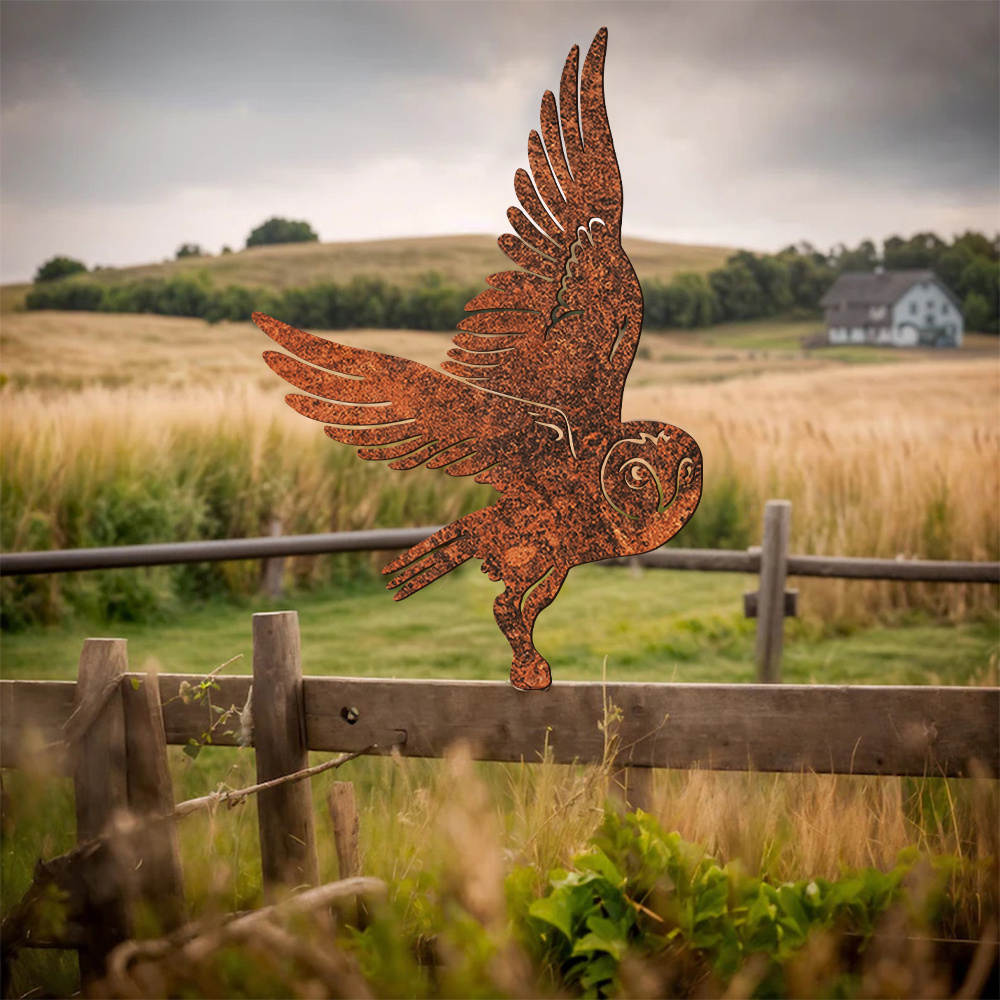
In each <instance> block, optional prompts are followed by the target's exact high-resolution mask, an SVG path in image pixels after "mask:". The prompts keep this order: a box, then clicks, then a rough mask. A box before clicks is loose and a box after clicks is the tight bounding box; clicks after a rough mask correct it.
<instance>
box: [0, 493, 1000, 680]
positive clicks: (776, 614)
mask: <svg viewBox="0 0 1000 1000" xmlns="http://www.w3.org/2000/svg"><path fill="white" fill-rule="evenodd" d="M791 516H792V505H791V503H790V502H789V501H788V500H769V501H768V502H767V504H766V505H765V508H764V527H763V541H762V544H761V545H760V546H757V547H753V548H751V549H749V550H747V551H746V552H743V551H740V550H734V549H674V548H663V549H657V550H656V551H654V552H647V553H645V554H644V555H640V556H637V557H633V558H632V559H627V560H626V559H608V560H606V561H604V562H603V563H599V564H598V565H604V566H617V565H632V566H633V567H635V566H646V567H649V568H653V569H675V570H698V571H701V572H710V573H748V574H756V575H759V576H760V586H759V588H758V590H757V591H755V592H752V593H748V594H746V595H744V613H745V614H746V616H747V617H748V618H756V619H757V640H756V667H757V680H758V681H759V682H760V683H762V684H774V683H778V682H780V680H781V652H782V645H783V637H784V619H785V618H786V617H791V616H794V615H795V614H796V613H797V597H798V592H797V591H794V590H792V591H786V589H785V581H786V579H787V578H788V577H789V576H814V577H826V578H837V577H839V578H843V579H852V580H898V581H904V582H925V583H986V584H1000V562H958V561H947V562H946V561H938V560H929V559H859V558H854V557H847V556H796V555H789V554H788V537H789V528H790V524H791ZM439 528H440V525H435V526H433V527H427V528H394V529H390V530H376V531H342V532H331V533H326V534H317V535H282V534H281V522H280V521H278V520H274V521H272V523H271V535H270V536H268V537H264V538H234V539H228V540H224V541H208V542H174V543H169V544H163V545H119V546H113V547H110V548H93V549H62V550H54V551H50V552H13V553H6V554H3V555H0V576H25V575H31V574H38V573H73V572H79V571H83V570H99V569H114V568H124V567H137V566H167V565H174V564H181V563H192V562H213V561H222V562H224V561H228V560H236V559H262V560H263V561H264V563H263V573H262V585H263V590H264V592H265V593H266V594H268V596H270V597H272V598H273V597H277V596H279V595H280V593H281V581H282V576H283V572H284V569H283V560H284V557H286V556H291V555H323V554H330V553H337V552H373V551H385V550H393V549H405V548H409V547H411V546H413V545H416V544H417V543H418V542H421V541H423V540H424V539H425V538H428V537H429V536H430V535H432V534H433V533H434V532H435V531H438V530H439Z"/></svg>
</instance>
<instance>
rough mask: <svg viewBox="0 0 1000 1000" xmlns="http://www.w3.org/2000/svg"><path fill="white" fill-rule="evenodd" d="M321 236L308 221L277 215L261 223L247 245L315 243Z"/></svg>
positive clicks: (248, 239)
mask: <svg viewBox="0 0 1000 1000" xmlns="http://www.w3.org/2000/svg"><path fill="white" fill-rule="evenodd" d="M318 239H319V237H318V236H317V235H316V233H314V232H313V229H312V226H310V225H309V223H308V222H293V221H292V220H291V219H279V218H278V217H277V216H275V217H274V218H273V219H268V220H267V222H263V223H261V224H260V225H259V226H258V227H257V228H256V229H255V230H254V231H253V232H252V233H250V235H249V236H248V237H247V247H248V248H249V247H261V246H267V245H269V244H272V243H315V242H316V241H317V240H318Z"/></svg>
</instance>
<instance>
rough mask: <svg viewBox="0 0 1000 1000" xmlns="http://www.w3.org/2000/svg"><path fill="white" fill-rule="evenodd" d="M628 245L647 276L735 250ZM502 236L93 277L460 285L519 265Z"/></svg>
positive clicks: (8, 307) (266, 251) (299, 248)
mask: <svg viewBox="0 0 1000 1000" xmlns="http://www.w3.org/2000/svg"><path fill="white" fill-rule="evenodd" d="M624 244H625V249H626V251H627V252H628V255H629V257H630V258H631V260H632V264H633V266H634V267H635V269H636V272H637V273H638V275H639V279H640V280H641V281H649V280H661V281H665V280H668V279H669V278H671V277H672V276H673V275H674V274H676V273H677V272H678V271H699V272H705V271H710V270H712V269H713V268H716V267H720V266H721V265H722V264H724V263H725V261H726V258H727V257H728V256H729V255H730V254H732V253H733V252H734V251H733V250H732V249H730V248H727V247H705V246H688V245H686V244H682V243H658V242H655V241H653V240H642V239H634V238H628V237H627V238H626V239H625V240H624ZM512 266H513V265H511V263H510V261H508V260H507V258H506V257H505V256H504V255H503V254H502V253H501V252H500V249H499V248H498V247H497V245H496V240H495V239H494V238H493V237H492V236H486V235H463V236H424V237H411V238H406V239H394V240H370V241H365V242H357V243H284V244H280V245H275V246H266V247H253V248H251V249H249V250H240V251H238V252H234V253H231V254H220V255H218V256H206V257H186V258H183V259H181V260H169V261H164V262H162V263H159V264H144V265H141V266H138V267H123V268H101V269H100V270H96V271H91V272H89V273H88V274H87V275H86V278H87V279H88V280H91V281H98V282H101V283H102V284H108V285H114V284H119V283H121V282H125V281H134V280H136V279H140V278H171V277H176V276H177V275H180V274H185V273H187V274H191V273H195V274H205V275H207V276H208V278H209V280H210V281H211V283H212V284H213V285H216V286H219V287H224V286H226V285H243V286H246V287H259V288H272V289H275V290H278V291H281V290H284V289H286V288H294V287H300V286H304V285H311V284H314V283H316V282H321V281H336V282H338V283H344V282H347V281H350V280H351V278H354V277H356V276H358V275H364V276H367V277H378V278H382V279H383V280H385V281H388V282H389V283H390V284H398V285H408V284H411V283H413V282H414V281H416V279H417V278H419V277H420V276H421V275H423V274H427V273H428V272H429V271H435V272H437V273H438V274H440V275H441V276H442V278H444V279H445V281H446V282H448V283H450V284H456V285H471V284H481V283H483V282H484V279H485V278H486V276H487V275H488V274H492V273H493V272H494V271H503V270H507V269H508V268H510V267H512ZM30 287H31V286H30V285H28V284H20V285H5V286H3V288H2V289H0V311H2V312H16V311H18V310H19V309H20V308H21V306H22V305H23V302H24V295H25V293H26V291H27V290H28V289H29V288H30Z"/></svg>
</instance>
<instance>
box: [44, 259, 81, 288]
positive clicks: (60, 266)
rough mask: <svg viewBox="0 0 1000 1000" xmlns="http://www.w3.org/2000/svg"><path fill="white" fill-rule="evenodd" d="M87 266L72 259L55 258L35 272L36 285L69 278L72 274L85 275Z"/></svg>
mask: <svg viewBox="0 0 1000 1000" xmlns="http://www.w3.org/2000/svg"><path fill="white" fill-rule="evenodd" d="M86 270H87V265H86V264H84V263H82V262H81V261H78V260H73V258H72V257H53V258H52V259H51V260H47V261H46V262H45V263H44V264H42V265H41V266H40V267H39V268H38V270H37V271H36V272H35V284H36V285H37V284H38V282H39V281H55V280H56V278H68V277H69V276H70V275H71V274H83V273H84V272H85V271H86Z"/></svg>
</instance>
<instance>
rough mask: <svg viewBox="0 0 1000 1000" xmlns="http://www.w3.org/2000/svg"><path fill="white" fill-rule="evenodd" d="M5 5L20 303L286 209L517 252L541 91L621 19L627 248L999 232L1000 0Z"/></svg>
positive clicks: (618, 71) (337, 227)
mask: <svg viewBox="0 0 1000 1000" xmlns="http://www.w3.org/2000/svg"><path fill="white" fill-rule="evenodd" d="M0 10H2V17H3V33H2V36H0V46H2V52H0V56H2V60H0V74H2V88H0V101H2V108H0V125H2V129H3V144H2V147H0V157H2V195H3V228H4V236H5V239H4V245H3V259H2V275H3V280H11V278H12V277H25V276H27V275H28V274H30V272H31V271H33V270H34V267H35V266H36V265H37V263H38V262H39V260H41V259H44V257H45V256H51V255H53V254H55V253H67V252H70V251H71V247H72V246H85V247H87V248H88V253H87V254H86V255H85V259H87V260H88V261H91V262H93V261H95V260H100V261H101V262H113V261H118V262H126V261H141V260H145V259H151V258H158V257H162V256H163V255H165V254H166V253H169V252H171V251H172V249H173V247H174V246H175V245H176V244H177V243H179V242H184V241H186V240H194V241H197V242H203V243H205V244H207V245H209V246H217V245H220V244H221V243H223V242H227V243H238V242H241V241H242V238H243V236H245V234H246V232H248V231H249V230H250V228H252V226H254V225H256V224H257V223H259V222H260V221H261V220H262V219H263V218H266V217H268V216H269V215H273V214H282V213H283V212H285V213H288V214H296V215H297V216H299V217H304V218H308V219H309V220H310V221H311V222H313V224H314V226H315V227H316V228H317V229H318V230H319V232H320V233H321V236H322V237H323V238H324V239H337V238H348V235H349V237H350V238H357V237H362V236H365V235H370V236H372V237H375V236H379V235H404V234H410V233H419V232H447V231H449V230H448V228H445V227H448V226H459V224H460V223H461V228H463V229H466V230H473V231H496V232H499V231H502V230H503V229H504V228H505V225H504V218H503V210H504V209H505V207H506V205H507V204H508V203H509V202H510V200H511V199H512V178H513V172H514V169H515V168H516V167H517V166H520V165H522V163H523V162H524V161H525V159H526V157H525V143H526V138H527V132H528V129H529V128H531V127H534V126H536V124H537V118H538V106H539V100H540V97H541V93H542V91H543V90H544V89H546V88H552V89H555V88H556V86H557V83H558V78H559V73H560V70H561V66H562V61H563V59H564V57H565V53H566V51H567V49H568V47H569V45H570V43H571V42H573V41H576V42H579V43H580V44H581V45H582V46H584V47H586V45H588V44H589V41H590V39H591V38H592V37H593V34H594V32H595V31H596V29H597V27H599V26H600V25H601V24H607V25H608V27H609V29H610V45H609V55H608V65H607V89H608V104H609V111H610V115H611V121H612V127H613V130H614V134H615V141H616V146H617V148H618V152H619V158H620V161H621V164H622V170H623V176H624V180H625V193H626V214H625V226H626V230H627V231H632V232H635V233H642V234H644V235H648V236H653V237H659V238H665V239H669V238H672V239H690V238H692V235H691V234H700V235H699V236H698V238H699V240H700V241H702V242H706V241H712V240H717V241H719V242H724V243H727V244H733V243H734V242H735V243H740V244H742V245H747V246H751V247H758V248H773V247H776V246H778V245H781V243H782V242H790V241H792V240H793V239H799V238H810V239H813V240H814V241H816V242H818V243H820V244H821V245H824V244H829V243H831V242H834V241H837V240H844V241H848V242H850V241H852V240H857V239H859V238H861V236H864V235H872V236H876V237H879V236H882V235H886V234H888V232H891V231H913V230H914V229H918V228H929V227H930V226H931V222H930V221H928V220H938V222H936V223H934V224H935V225H939V226H941V227H951V228H965V227H968V226H973V227H977V228H987V229H989V228H992V227H994V226H996V224H997V212H996V206H997V203H998V193H1000V181H998V173H1000V156H998V149H1000V97H998V94H1000V57H998V53H997V50H996V46H995V39H996V37H997V30H998V8H997V7H996V5H995V4H994V3H992V2H984V3H977V2H971V3H968V2H967V3H936V2H926V3H925V2H920V3H909V2H903V0H899V2H891V3H879V2H866V3H863V4H862V3H811V4H804V3H774V2H737V3H727V2H713V3H701V2H696V3H661V4H652V3H627V2H623V3H614V4H608V3H593V4H566V3H547V2H542V3H527V4H525V3H504V4H477V3H464V4H452V3H446V4H442V3H402V4H396V3H378V4H370V3H317V4H313V3H308V4H299V3H270V2H267V3H198V4H177V3H169V2H168V3H138V4H136V3H114V4H108V3H91V2H88V0H80V2H77V3H70V4H62V3H45V2H36V3H6V4H4V5H3V7H2V8H0ZM348 191H349V192H350V195H349V197H345V194H344V193H345V192H348ZM452 203H454V204H452ZM293 205H294V206H296V211H295V212H294V213H293V212H292V209H291V208H282V207H281V206H293ZM332 206H336V207H332ZM130 213H131V215H133V216H135V221H134V222H133V221H129V220H130ZM102 219H103V220H111V219H115V220H118V221H116V222H114V223H113V224H106V225H104V226H103V228H102V225H101V220H102ZM60 220H61V221H60ZM182 230H183V232H182ZM945 231H946V232H947V231H949V229H947V228H946V229H945ZM92 248H96V250H94V251H93V253H91V249H92ZM133 255H134V256H133Z"/></svg>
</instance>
